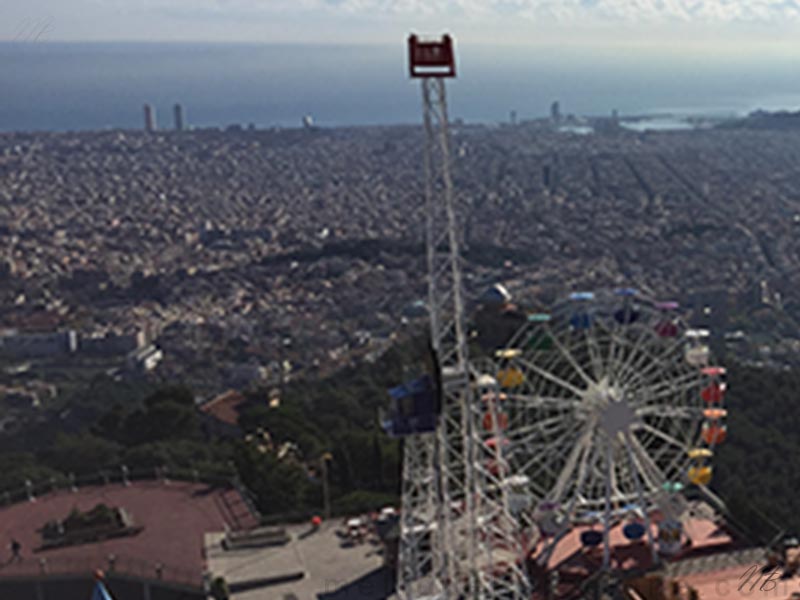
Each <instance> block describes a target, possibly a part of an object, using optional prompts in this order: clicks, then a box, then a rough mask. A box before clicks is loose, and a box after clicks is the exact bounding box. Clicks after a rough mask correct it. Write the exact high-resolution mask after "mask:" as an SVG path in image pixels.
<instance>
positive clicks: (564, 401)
mask: <svg viewBox="0 0 800 600" xmlns="http://www.w3.org/2000/svg"><path fill="white" fill-rule="evenodd" d="M506 396H507V402H508V403H509V404H518V405H520V406H522V407H523V408H528V407H534V408H556V409H564V411H565V412H566V410H567V409H571V410H575V409H576V408H578V407H579V406H580V405H581V402H580V400H578V399H576V398H557V397H551V396H538V395H528V394H507V395H506ZM515 408H516V407H515Z"/></svg>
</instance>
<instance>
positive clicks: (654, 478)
mask: <svg viewBox="0 0 800 600" xmlns="http://www.w3.org/2000/svg"><path fill="white" fill-rule="evenodd" d="M630 443H631V446H632V447H633V449H634V451H635V452H634V459H635V460H636V461H637V463H638V465H639V473H641V475H642V479H643V480H644V481H645V483H646V484H647V487H648V488H649V489H650V490H651V491H654V492H655V491H658V490H659V489H660V487H661V484H662V483H664V482H665V481H667V478H666V476H665V475H664V473H663V471H662V470H661V469H660V468H659V467H658V465H657V464H656V463H655V461H653V459H652V458H651V457H650V454H649V453H648V452H647V450H645V448H644V446H642V443H641V442H640V441H639V439H638V438H637V437H636V436H635V435H632V436H630Z"/></svg>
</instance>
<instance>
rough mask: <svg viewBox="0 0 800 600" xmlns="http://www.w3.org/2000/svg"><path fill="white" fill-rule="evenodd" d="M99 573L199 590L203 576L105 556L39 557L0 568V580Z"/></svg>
mask: <svg viewBox="0 0 800 600" xmlns="http://www.w3.org/2000/svg"><path fill="white" fill-rule="evenodd" d="M97 570H102V571H103V572H104V573H105V575H106V576H107V577H109V578H112V577H114V576H115V575H117V576H122V577H128V578H131V579H137V580H146V581H154V582H155V581H161V582H163V583H164V584H172V585H180V586H184V587H190V588H193V589H198V588H202V587H203V586H204V584H205V580H206V574H205V573H204V572H203V571H200V570H198V571H194V570H191V569H182V568H180V567H173V566H170V565H165V564H163V563H160V562H155V561H154V562H150V561H145V560H139V559H131V558H125V557H123V556H114V555H109V556H108V557H107V558H106V560H105V561H102V560H101V561H98V559H97V558H95V557H88V556H84V557H73V558H70V557H47V558H45V557H41V558H38V559H37V558H25V559H22V560H20V561H16V562H10V563H5V564H3V565H0V579H2V578H20V579H39V578H43V577H53V578H58V577H59V576H61V577H64V576H67V577H84V576H85V577H92V576H93V575H94V573H95V572H97Z"/></svg>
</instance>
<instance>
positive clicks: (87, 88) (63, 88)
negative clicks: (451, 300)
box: [0, 40, 800, 131]
mask: <svg viewBox="0 0 800 600" xmlns="http://www.w3.org/2000/svg"><path fill="white" fill-rule="evenodd" d="M405 60H406V54H405V49H404V47H403V43H402V40H401V41H400V42H399V43H398V44H395V45H384V46H342V45H337V46H325V45H270V44H208V43H205V44H203V43H174V44H170V43H59V42H15V43H12V42H6V43H0V131H27V130H54V131H63V130H98V129H107V128H139V127H141V126H142V122H143V117H142V106H143V104H144V103H149V104H151V105H153V106H154V107H155V109H156V114H157V119H158V123H159V126H160V127H162V128H170V127H171V126H172V107H173V105H174V104H175V103H180V104H181V105H182V106H183V107H184V111H185V115H186V120H187V122H188V123H189V124H190V125H192V126H195V127H226V126H228V125H233V124H239V125H242V126H247V125H248V124H253V125H255V126H256V127H259V128H266V127H299V126H300V125H301V120H302V118H303V117H304V116H306V115H310V116H311V117H312V118H313V119H314V122H315V123H316V124H317V125H319V126H322V127H336V126H359V125H379V124H400V123H417V122H419V119H420V93H419V84H418V82H416V81H413V80H411V79H410V78H409V76H408V72H407V66H406V62H405ZM458 62H459V64H458V77H457V78H456V79H455V80H454V81H452V82H451V83H450V84H449V86H448V94H449V99H450V107H451V110H450V112H451V118H454V119H456V118H460V119H463V120H464V121H466V122H471V123H486V124H497V123H503V122H507V121H508V120H509V118H510V113H511V111H515V112H516V115H517V119H518V120H524V119H531V118H539V117H543V116H545V115H547V114H549V111H550V106H551V104H552V103H553V102H554V101H556V100H557V101H558V102H559V105H560V110H561V113H562V114H564V115H570V114H573V115H576V116H606V115H610V114H611V112H612V111H613V110H617V111H618V112H619V114H620V115H621V116H626V115H651V114H652V115H659V118H661V119H663V118H665V117H664V115H667V116H669V115H672V116H675V115H677V116H678V117H685V116H690V115H691V116H709V117H725V116H735V115H744V114H746V113H747V112H749V111H751V110H754V109H757V108H762V109H766V110H776V109H789V110H794V109H796V108H797V107H798V106H800V78H798V75H797V73H798V69H797V67H798V65H797V61H796V60H793V59H791V58H786V59H782V60H779V59H774V58H773V59H769V60H768V59H766V58H765V59H763V60H760V59H759V58H758V57H757V56H756V57H748V58H746V59H745V60H743V59H742V58H741V57H738V58H730V59H725V58H720V57H712V58H709V57H704V56H694V57H692V56H687V55H686V53H683V54H681V55H680V56H673V55H672V54H670V53H669V52H664V53H662V54H661V55H658V54H653V53H649V54H646V55H639V54H637V53H635V52H624V51H608V52H603V51H588V50H587V51H584V50H581V49H580V48H566V49H565V48H557V47H522V48H520V47H493V46H470V47H464V48H459V49H458Z"/></svg>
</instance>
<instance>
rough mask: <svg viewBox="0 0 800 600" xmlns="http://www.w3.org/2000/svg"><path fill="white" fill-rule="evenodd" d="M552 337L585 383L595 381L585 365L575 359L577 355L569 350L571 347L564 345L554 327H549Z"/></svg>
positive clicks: (588, 383)
mask: <svg viewBox="0 0 800 600" xmlns="http://www.w3.org/2000/svg"><path fill="white" fill-rule="evenodd" d="M549 333H550V337H551V338H552V340H553V345H554V346H555V347H556V348H558V351H559V352H560V353H561V356H563V357H564V359H565V360H566V361H567V362H568V363H569V365H570V366H571V367H572V368H573V369H574V370H575V372H576V373H577V374H578V375H579V376H580V378H581V379H583V381H584V383H586V384H587V385H592V383H593V381H592V378H591V377H589V375H587V373H586V371H584V369H583V367H581V366H580V365H579V364H578V361H577V360H575V357H574V356H573V355H572V353H571V352H570V351H569V349H568V348H567V347H566V346H565V345H564V343H563V342H562V341H561V340H560V339H559V338H558V336H557V335H556V334H555V332H554V331H553V328H552V327H551V328H549Z"/></svg>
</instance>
